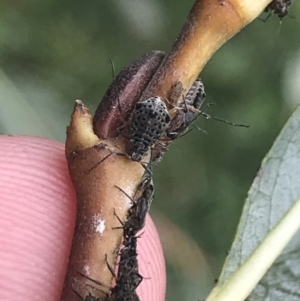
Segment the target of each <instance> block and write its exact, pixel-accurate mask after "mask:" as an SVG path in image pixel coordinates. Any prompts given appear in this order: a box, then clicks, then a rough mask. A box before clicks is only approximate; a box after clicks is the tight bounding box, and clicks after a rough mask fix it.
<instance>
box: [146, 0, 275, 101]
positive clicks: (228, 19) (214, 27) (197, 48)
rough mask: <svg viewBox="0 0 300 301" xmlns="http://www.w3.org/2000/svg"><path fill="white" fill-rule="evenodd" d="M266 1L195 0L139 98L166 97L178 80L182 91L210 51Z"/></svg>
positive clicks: (255, 13) (260, 8) (243, 23)
mask: <svg viewBox="0 0 300 301" xmlns="http://www.w3.org/2000/svg"><path fill="white" fill-rule="evenodd" d="M269 2H271V0H258V1H253V0H197V1H196V2H195V4H194V6H193V8H192V10H191V12H190V14H189V16H188V19H187V22H186V23H185V25H184V26H183V29H182V31H181V33H180V35H179V36H178V38H177V40H176V42H175V43H174V45H173V47H172V49H171V51H170V53H169V55H168V56H167V57H166V58H165V60H164V61H163V63H162V64H161V65H160V68H159V69H158V71H157V73H156V74H155V76H154V77H153V79H152V81H151V83H150V85H149V86H148V88H147V89H146V91H145V92H144V94H143V96H142V99H147V98H149V97H150V96H160V97H162V99H165V100H166V99H168V100H169V96H170V94H171V91H172V86H173V85H174V84H175V83H176V82H178V81H180V82H181V83H182V86H183V89H184V90H183V94H185V93H186V92H187V91H188V89H189V88H190V87H191V85H192V83H193V82H194V81H195V79H196V78H197V77H198V76H199V74H200V72H201V71H202V69H203V68H204V66H205V65H206V63H207V62H208V60H209V59H210V58H211V57H212V55H213V54H214V53H215V52H216V51H217V50H218V49H219V48H220V47H221V46H222V45H223V44H224V43H225V42H227V41H228V40H229V39H230V38H231V37H233V36H234V35H235V34H236V33H238V32H239V31H240V30H241V29H242V28H243V27H245V26H246V25H247V24H248V23H250V22H251V21H253V20H254V19H255V18H256V17H257V16H258V15H259V14H260V13H261V12H262V11H263V10H264V9H265V7H266V6H267V5H268V3H269ZM167 104H168V102H167Z"/></svg>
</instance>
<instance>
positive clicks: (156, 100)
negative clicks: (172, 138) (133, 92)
mask: <svg viewBox="0 0 300 301" xmlns="http://www.w3.org/2000/svg"><path fill="white" fill-rule="evenodd" d="M170 120H171V117H170V115H169V113H168V110H167V107H166V104H165V103H164V102H163V100H162V99H161V98H160V97H151V98H149V99H146V100H144V101H141V102H138V103H137V104H136V106H135V108H134V111H133V113H132V116H131V119H130V123H129V129H128V131H129V150H128V155H129V157H130V158H131V160H132V161H141V159H142V157H143V156H145V155H146V154H147V153H148V151H149V150H150V149H151V147H152V146H153V145H154V144H155V143H156V142H157V141H158V140H159V139H160V138H161V137H162V136H163V135H164V134H165V131H166V130H167V128H168V126H169V123H170Z"/></svg>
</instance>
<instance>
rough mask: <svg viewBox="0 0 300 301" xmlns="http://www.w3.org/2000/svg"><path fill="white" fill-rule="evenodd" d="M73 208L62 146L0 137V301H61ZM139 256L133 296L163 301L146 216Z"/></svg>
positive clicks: (161, 270)
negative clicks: (138, 280) (139, 280)
mask: <svg viewBox="0 0 300 301" xmlns="http://www.w3.org/2000/svg"><path fill="white" fill-rule="evenodd" d="M75 202H76V199H75V193H74V189H73V186H72V183H71V180H70V176H69V173H68V168H67V162H66V159H65V155H64V145H63V144H62V143H59V142H55V141H51V140H46V139H43V138H36V137H24V136H16V137H10V136H0V296H1V300H20V299H21V300H23V301H27V300H28V301H34V300H39V301H40V300H43V301H50V300H51V301H58V300H60V295H61V291H62V287H63V282H64V278H65V273H66V269H67V264H68V256H69V252H70V248H71V241H72V235H73V229H74V224H75ZM138 253H139V266H140V273H141V274H142V275H143V276H144V277H145V278H147V279H144V280H143V282H142V283H141V285H140V286H139V288H138V290H137V291H138V294H139V296H140V298H141V300H143V301H163V300H165V288H166V272H165V262H164V256H163V252H162V247H161V243H160V241H159V237H158V234H157V231H156V228H155V226H154V224H153V222H152V220H151V218H150V217H149V216H148V217H147V222H146V227H145V229H144V234H143V235H142V237H141V238H140V240H139V246H138ZM78 299H79V298H77V299H76V298H74V300H78Z"/></svg>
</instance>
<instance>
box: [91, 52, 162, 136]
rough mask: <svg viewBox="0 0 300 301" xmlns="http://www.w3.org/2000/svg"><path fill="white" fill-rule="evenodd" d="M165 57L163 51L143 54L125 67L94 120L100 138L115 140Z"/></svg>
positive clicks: (113, 83)
mask: <svg viewBox="0 0 300 301" xmlns="http://www.w3.org/2000/svg"><path fill="white" fill-rule="evenodd" d="M163 58H164V53H163V52H161V51H151V52H150V53H147V54H144V55H142V56H141V57H140V58H138V59H136V60H135V61H133V62H132V63H131V64H130V65H129V66H127V67H126V68H124V69H123V70H122V71H121V72H120V73H119V74H118V75H117V76H116V78H115V79H114V81H113V82H112V84H111V85H110V86H109V88H108V90H107V91H106V93H105V95H104V96H103V99H102V101H101V102H100V104H99V106H98V108H97V110H96V112H95V116H94V119H93V126H94V132H95V134H96V135H97V136H98V137H99V138H102V139H103V138H113V137H116V136H118V135H119V131H118V129H119V128H120V127H121V126H123V125H124V124H125V123H126V122H127V120H128V119H129V117H130V114H131V113H132V111H133V109H134V106H135V104H136V103H137V101H138V100H139V99H140V97H141V95H142V93H143V92H144V90H145V89H146V87H147V86H148V84H149V82H150V80H151V79H152V77H153V75H154V74H155V72H156V70H157V69H158V67H159V65H160V64H161V62H162V60H163Z"/></svg>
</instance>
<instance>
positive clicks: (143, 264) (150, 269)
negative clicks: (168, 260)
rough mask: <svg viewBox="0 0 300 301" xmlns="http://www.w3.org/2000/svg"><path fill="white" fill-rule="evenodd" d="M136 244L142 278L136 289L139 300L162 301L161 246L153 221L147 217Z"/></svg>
mask: <svg viewBox="0 0 300 301" xmlns="http://www.w3.org/2000/svg"><path fill="white" fill-rule="evenodd" d="M141 233H143V234H142V236H141V238H140V241H139V243H138V261H139V269H140V271H139V272H140V274H141V275H142V276H143V277H144V279H143V281H142V283H141V284H140V286H139V287H138V288H137V293H138V295H139V296H140V299H141V300H146V301H164V300H165V295H166V265H165V259H164V254H163V249H162V245H161V242H160V238H159V235H158V232H157V229H156V227H155V225H154V222H153V220H152V219H151V217H150V216H149V215H147V219H146V226H145V228H144V230H143V231H142V232H141Z"/></svg>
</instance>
